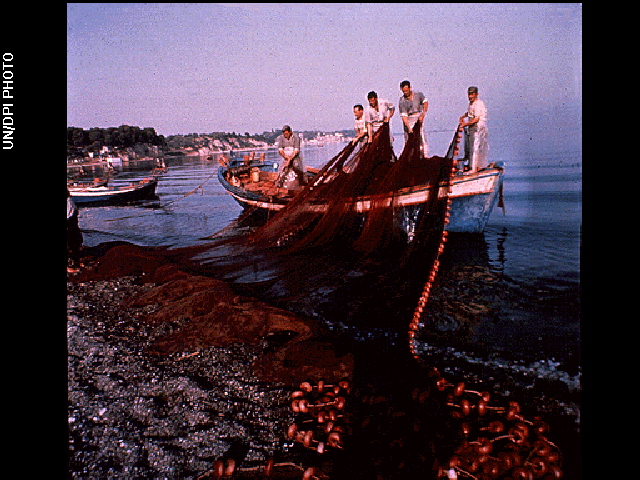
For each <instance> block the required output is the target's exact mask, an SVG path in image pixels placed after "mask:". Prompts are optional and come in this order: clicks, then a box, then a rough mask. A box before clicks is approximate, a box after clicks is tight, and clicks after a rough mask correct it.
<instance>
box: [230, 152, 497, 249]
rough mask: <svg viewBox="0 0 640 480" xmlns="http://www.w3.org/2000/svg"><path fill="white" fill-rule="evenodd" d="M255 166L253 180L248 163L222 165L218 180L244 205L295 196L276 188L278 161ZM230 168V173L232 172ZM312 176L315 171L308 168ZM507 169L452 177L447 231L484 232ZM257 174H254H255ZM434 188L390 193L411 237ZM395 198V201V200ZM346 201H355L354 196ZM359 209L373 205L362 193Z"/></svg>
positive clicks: (277, 203) (264, 205) (278, 202)
mask: <svg viewBox="0 0 640 480" xmlns="http://www.w3.org/2000/svg"><path fill="white" fill-rule="evenodd" d="M251 168H252V169H255V168H258V169H259V176H258V177H257V179H258V181H255V180H256V177H255V176H254V178H253V179H252V176H251V172H250V170H249V167H248V166H244V165H242V164H240V165H237V164H233V163H232V164H231V166H230V167H229V166H228V165H222V166H221V167H220V168H219V169H218V181H219V182H220V184H221V185H222V186H223V187H224V188H225V189H226V190H227V191H228V192H229V193H230V194H231V196H232V197H233V198H234V199H235V200H236V201H237V202H238V203H239V204H240V205H242V207H244V208H246V207H256V208H259V209H264V210H268V211H277V210H280V209H282V208H284V206H285V205H286V204H287V203H288V202H289V201H290V200H291V198H293V194H294V193H295V192H292V191H288V190H287V189H283V188H276V180H277V178H278V173H277V164H267V163H259V164H256V163H254V164H252V165H251ZM229 170H230V171H231V175H230V174H229ZM307 170H308V171H307V175H308V176H309V179H311V178H313V176H314V175H315V173H316V171H309V170H310V169H307ZM503 174H504V168H503V164H502V162H497V163H496V164H493V165H492V166H490V167H489V168H485V169H483V170H480V171H478V172H475V173H465V174H461V175H457V176H455V177H454V180H453V188H452V190H451V193H450V194H449V196H450V198H451V200H452V203H451V212H450V217H449V224H448V226H447V228H446V229H447V230H448V231H450V232H482V230H483V229H484V226H485V224H486V222H487V220H488V219H489V215H490V214H491V211H492V210H493V207H494V206H495V204H496V202H497V201H498V197H499V190H500V186H501V185H502V180H503ZM254 175H255V174H254ZM445 188H446V187H445V186H442V185H441V186H440V189H439V192H438V194H439V195H440V196H444V195H445V193H446V190H445ZM431 191H432V187H431V186H429V185H418V186H414V187H408V188H401V189H399V190H398V191H397V192H394V195H393V196H392V195H391V194H390V195H389V200H388V201H389V202H391V201H393V206H394V207H396V208H397V209H396V212H395V220H396V223H397V224H398V225H399V226H400V227H401V228H403V229H404V230H405V231H406V232H407V234H408V235H409V238H411V237H412V233H413V230H414V229H415V227H416V222H417V220H418V219H419V217H420V213H421V211H422V206H423V205H424V204H425V203H426V202H427V200H428V198H429V196H430V195H431ZM392 199H393V200H392ZM345 201H349V202H350V203H351V202H352V199H346V200H345ZM352 205H353V206H352V209H353V210H354V211H356V212H366V211H368V210H369V209H370V208H371V199H370V198H368V197H366V196H363V197H360V198H356V199H355V201H354V202H352ZM309 208H311V209H313V210H316V211H323V209H324V208H326V206H325V205H322V204H316V205H312V206H310V207H309Z"/></svg>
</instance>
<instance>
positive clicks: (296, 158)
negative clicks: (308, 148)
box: [277, 125, 307, 188]
mask: <svg viewBox="0 0 640 480" xmlns="http://www.w3.org/2000/svg"><path fill="white" fill-rule="evenodd" d="M277 144H278V153H279V154H280V156H281V157H282V158H284V165H283V167H282V172H281V173H280V181H279V184H280V185H282V184H283V183H286V184H287V187H288V188H291V187H294V186H298V185H305V184H306V183H307V181H306V179H305V174H304V164H303V163H302V156H301V155H300V137H299V136H298V135H297V134H295V133H293V132H292V131H291V127H290V126H289V125H285V126H284V127H282V135H280V136H279V137H278V139H277Z"/></svg>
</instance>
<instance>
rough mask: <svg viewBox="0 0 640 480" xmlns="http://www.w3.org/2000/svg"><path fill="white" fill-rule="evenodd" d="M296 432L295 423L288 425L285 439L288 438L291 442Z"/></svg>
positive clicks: (296, 426)
mask: <svg viewBox="0 0 640 480" xmlns="http://www.w3.org/2000/svg"><path fill="white" fill-rule="evenodd" d="M297 430H298V425H296V424H295V423H292V424H291V425H289V428H288V429H287V437H289V439H290V440H293V438H294V437H295V436H296V431H297Z"/></svg>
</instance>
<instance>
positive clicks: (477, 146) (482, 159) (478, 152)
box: [464, 126, 489, 171]
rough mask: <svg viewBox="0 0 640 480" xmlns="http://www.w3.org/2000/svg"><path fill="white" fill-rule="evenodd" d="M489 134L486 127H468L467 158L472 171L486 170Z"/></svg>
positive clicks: (465, 145)
mask: <svg viewBox="0 0 640 480" xmlns="http://www.w3.org/2000/svg"><path fill="white" fill-rule="evenodd" d="M488 134H489V132H488V130H487V128H486V127H483V128H478V127H475V126H472V127H466V128H465V135H464V149H465V157H466V158H468V159H469V168H470V169H471V171H477V170H480V169H481V168H486V167H487V165H488V162H487V158H488V156H489V143H488V136H489V135H488Z"/></svg>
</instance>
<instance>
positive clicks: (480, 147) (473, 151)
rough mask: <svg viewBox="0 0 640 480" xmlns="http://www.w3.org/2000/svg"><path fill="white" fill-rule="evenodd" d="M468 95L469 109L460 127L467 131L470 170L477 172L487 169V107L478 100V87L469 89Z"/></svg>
mask: <svg viewBox="0 0 640 480" xmlns="http://www.w3.org/2000/svg"><path fill="white" fill-rule="evenodd" d="M467 95H468V97H469V109H468V110H467V111H466V112H465V113H464V114H462V116H461V117H460V126H461V127H463V128H464V129H465V135H464V149H465V158H466V159H467V160H468V161H469V170H470V171H471V172H476V171H478V170H480V169H482V168H486V167H487V155H488V153H489V144H488V133H489V129H488V127H487V107H485V105H484V102H483V101H482V100H480V99H479V98H478V87H469V89H468V90H467ZM465 118H467V121H465Z"/></svg>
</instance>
